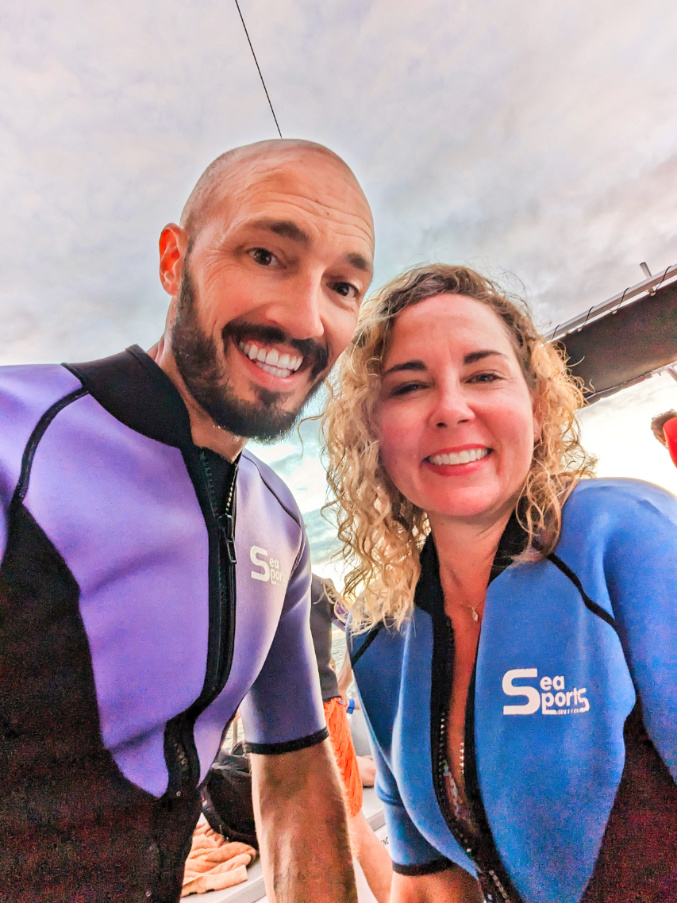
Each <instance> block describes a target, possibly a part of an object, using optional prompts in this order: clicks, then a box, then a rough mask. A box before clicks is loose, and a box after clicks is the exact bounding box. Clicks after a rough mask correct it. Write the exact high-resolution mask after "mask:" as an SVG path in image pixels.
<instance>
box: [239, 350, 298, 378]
mask: <svg viewBox="0 0 677 903" xmlns="http://www.w3.org/2000/svg"><path fill="white" fill-rule="evenodd" d="M237 347H238V348H239V349H240V351H241V352H242V353H243V354H244V355H246V356H247V357H248V358H249V360H250V361H252V362H253V363H254V364H256V365H257V366H258V367H260V368H261V369H262V370H265V371H266V373H270V374H271V375H272V376H277V377H280V378H284V377H287V376H291V375H292V374H293V373H296V371H297V370H298V369H299V368H300V367H301V365H302V364H303V357H302V356H301V355H300V354H295V353H294V352H291V353H290V352H288V351H284V350H282V351H279V350H278V349H277V348H271V347H270V346H265V345H261V344H258V343H257V342H252V341H239V342H238V343H237Z"/></svg>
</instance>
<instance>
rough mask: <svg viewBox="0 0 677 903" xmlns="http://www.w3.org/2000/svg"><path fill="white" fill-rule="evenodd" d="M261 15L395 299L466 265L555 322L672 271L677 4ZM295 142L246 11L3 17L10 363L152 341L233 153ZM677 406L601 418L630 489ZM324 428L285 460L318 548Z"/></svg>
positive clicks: (465, 2) (646, 389)
mask: <svg viewBox="0 0 677 903" xmlns="http://www.w3.org/2000/svg"><path fill="white" fill-rule="evenodd" d="M241 8H242V12H243V14H244V17H245V20H246V22H247V25H248V27H249V31H250V35H251V38H252V41H253V43H254V46H255V48H256V51H257V55H258V58H259V62H260V64H261V67H262V70H263V73H264V76H265V78H266V81H267V84H268V88H269V92H270V95H271V98H272V101H273V104H274V106H275V110H276V113H277V116H278V120H279V122H280V126H281V128H282V133H283V135H285V137H295V136H298V137H305V138H310V139H313V140H316V141H320V142H323V143H325V144H327V145H329V146H330V147H332V148H333V149H334V150H336V151H338V152H339V153H341V154H342V155H343V156H344V157H345V158H346V160H347V161H348V162H349V163H350V165H351V166H352V167H353V169H354V170H355V172H356V173H357V175H358V177H359V178H360V180H361V181H362V184H363V185H364V187H365V190H366V192H367V195H368V196H369V198H370V200H371V202H372V205H373V209H374V215H375V221H376V229H377V270H376V281H377V282H378V281H383V280H384V279H386V278H388V277H390V276H391V275H393V274H394V273H395V272H397V271H398V270H400V269H401V268H403V267H405V266H408V265H410V264H413V263H418V262H421V261H424V260H430V259H435V260H445V261H450V262H466V263H470V264H471V265H474V266H475V267H477V268H479V269H482V270H484V271H486V272H489V273H491V274H492V275H494V276H504V277H505V278H506V279H507V280H508V282H509V284H510V285H511V286H512V287H514V286H515V285H521V286H523V291H524V293H525V294H526V296H527V298H528V299H529V300H530V302H531V304H532V308H533V310H534V312H535V314H536V317H537V319H538V321H539V322H540V323H541V324H543V325H544V326H547V325H551V326H554V325H555V324H557V323H558V322H562V321H564V320H566V319H568V318H570V317H572V316H573V315H575V314H577V313H579V312H580V311H582V310H584V309H585V308H587V307H589V306H591V305H592V304H597V303H600V302H601V301H604V300H605V299H606V298H608V297H610V296H612V295H615V294H616V293H617V292H619V291H622V290H623V289H624V288H625V287H626V286H627V285H631V284H634V283H636V282H638V281H640V279H641V278H642V273H641V271H640V269H639V263H640V261H642V260H646V261H647V262H648V264H649V266H650V267H651V269H652V271H653V272H656V271H659V270H660V269H661V268H665V267H666V266H668V265H669V264H673V263H676V262H677V203H676V197H675V194H676V192H675V185H677V116H675V110H676V109H677V5H673V4H671V3H666V2H665V0H642V2H639V0H629V2H626V3H618V2H617V0H595V2H594V3H591V2H590V0H567V2H553V0H545V2H536V0H510V2H506V0H472V2H470V0H458V2H449V0H418V2H417V3H415V4H414V3H408V2H407V3H405V2H403V0H401V2H396V0H341V2H338V0H322V2H318V0H241ZM275 134H276V132H275V127H274V123H273V120H272V117H271V114H270V110H269V108H268V105H267V102H266V99H265V95H264V94H263V91H262V88H261V84H260V81H259V79H258V74H257V72H256V68H255V66H254V63H253V60H252V58H251V55H250V51H249V47H248V44H247V41H246V38H245V35H244V33H243V30H242V26H241V24H240V20H239V17H238V14H237V10H236V8H235V4H234V2H232V0H220V2H218V3H216V2H211V0H202V2H200V3H196V4H187V3H179V2H177V0H163V2H162V3H160V2H157V0H145V2H144V0H117V2H116V3H115V4H110V3H103V2H101V0H88V2H85V0H60V2H59V3H58V4H56V3H54V2H53V0H49V2H47V0H26V2H24V3H21V4H4V7H3V9H2V11H0V161H1V165H0V198H1V199H2V217H0V242H1V244H2V249H3V253H2V256H1V262H0V323H1V327H0V334H1V336H2V342H1V343H0V363H19V362H28V361H30V362H35V361H53V360H69V359H70V360H78V359H80V360H82V359H86V358H92V357H95V356H98V355H103V354H108V353H112V352H115V351H117V350H119V349H120V348H122V347H124V346H126V345H128V344H130V343H132V342H138V343H139V344H141V345H143V346H148V345H150V344H152V342H153V341H154V340H155V338H156V337H157V336H158V334H159V333H160V331H161V329H162V325H163V321H164V312H165V307H166V297H165V296H164V293H163V292H162V289H161V287H160V285H159V282H158V279H157V275H156V274H157V262H156V247H157V237H158V234H159V232H160V230H161V228H162V227H163V226H164V224H165V223H166V222H168V221H171V220H176V219H177V218H178V216H179V213H180V210H181V207H182V205H183V202H184V201H185V199H186V197H187V195H188V192H189V191H190V189H191V187H192V185H193V184H194V182H195V180H196V179H197V177H198V175H199V174H200V172H201V171H202V170H203V169H204V167H205V166H206V165H207V164H208V163H209V162H210V160H211V159H213V158H214V157H215V156H216V155H217V154H218V153H220V152H221V151H223V150H224V149H227V148H229V147H232V146H235V145H238V144H242V143H246V142H249V141H255V140H259V139H262V138H268V137H274V136H275ZM659 383H660V386H659ZM675 395H677V382H674V381H672V380H670V378H669V377H667V376H663V377H660V378H658V379H654V380H651V381H649V383H646V384H644V386H643V387H639V389H638V390H632V392H630V390H629V391H628V393H623V394H622V395H621V396H618V398H620V399H624V400H622V401H618V400H614V399H610V400H609V401H607V402H604V403H600V405H598V406H595V408H593V409H591V411H589V412H586V414H585V415H583V419H584V421H585V422H584V430H585V432H586V435H587V434H588V433H589V434H590V438H591V441H592V442H593V443H601V446H600V447H602V446H603V448H604V451H603V452H601V453H600V458H601V464H602V465H603V466H604V467H605V466H607V465H608V467H611V468H612V469H613V468H614V467H615V468H616V469H617V470H622V471H623V472H626V471H627V472H628V473H630V472H631V471H632V469H633V468H635V469H636V468H637V467H638V466H639V467H640V468H643V467H644V460H645V459H646V460H647V461H648V460H649V459H650V458H651V455H657V456H658V459H660V453H661V450H660V447H659V446H658V445H657V443H655V441H654V440H652V439H651V437H650V436H649V437H648V439H647V442H648V443H649V445H648V446H646V448H643V449H637V448H634V446H633V449H634V450H630V451H629V450H628V443H627V441H626V440H627V436H628V433H629V432H631V433H633V435H634V434H635V433H638V432H639V430H640V429H641V430H644V429H645V423H646V417H647V416H649V415H650V413H654V411H653V407H655V406H656V404H658V409H659V410H660V409H661V404H663V402H664V401H666V400H667V401H670V400H671V399H672V404H671V405H665V404H664V405H663V407H666V406H677V404H676V403H675V402H677V399H676V398H675ZM659 402H660V404H659ZM652 406H653V407H652ZM647 411H648V412H649V414H647V413H646V412H647ZM640 414H641V418H643V419H641V420H640V419H637V418H639V417H640ZM633 418H634V419H633ZM640 422H641V424H642V425H641V427H640V426H639V424H640ZM635 423H637V427H636V428H635V426H634V425H633V424H635ZM308 430H309V432H308V441H307V443H306V447H307V450H308V451H307V454H306V458H305V459H304V464H303V466H302V467H301V465H300V464H299V463H298V462H299V455H298V442H297V440H295V439H292V440H289V442H287V443H286V444H285V445H283V446H281V447H280V448H278V449H268V450H266V452H265V454H266V455H267V456H268V457H269V458H271V459H273V460H275V461H276V462H277V464H276V466H278V467H279V469H280V470H281V472H283V473H285V474H286V475H287V476H288V477H289V479H290V481H291V482H292V483H293V484H294V486H295V488H296V490H297V492H298V495H299V498H300V501H301V503H302V506H303V508H304V511H305V512H306V515H307V519H308V525H309V528H310V529H311V533H312V534H313V536H314V537H315V539H316V541H317V542H319V543H321V542H323V541H325V540H326V539H327V538H328V536H329V534H328V533H327V528H325V527H322V525H321V521H320V516H319V511H318V506H319V503H320V501H319V500H320V499H321V495H322V489H321V483H322V472H321V465H320V464H319V460H318V455H317V449H316V447H315V445H314V444H313V443H314V442H315V438H314V435H311V433H312V430H310V428H308ZM614 431H620V433H619V435H618V438H617V440H613V441H607V440H608V437H609V436H612V435H615V432H614ZM604 437H606V439H605V438H604ZM605 442H606V444H605ZM651 442H653V444H654V445H655V449H654V448H653V447H652V446H651ZM648 449H651V451H649V450H648ZM623 450H624V451H623ZM619 454H620V457H618V456H619ZM623 455H625V457H624V458H623ZM615 456H616V457H615ZM647 456H649V457H648V458H647ZM602 459H603V461H602ZM294 462H296V463H294ZM623 462H625V463H623ZM648 472H649V473H651V474H652V475H653V474H654V473H656V467H655V466H654V465H652V466H651V469H650V470H649V471H648ZM661 473H662V471H661ZM633 475H634V471H633ZM660 479H661V480H663V482H666V484H667V483H669V482H670V480H671V479H672V471H670V470H669V469H668V467H667V465H665V474H664V475H663V476H661V477H660ZM319 548H320V546H317V545H316V549H319ZM318 557H321V556H320V553H319V552H318Z"/></svg>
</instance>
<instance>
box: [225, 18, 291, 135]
mask: <svg viewBox="0 0 677 903" xmlns="http://www.w3.org/2000/svg"><path fill="white" fill-rule="evenodd" d="M235 6H237V11H238V13H239V14H240V21H241V22H242V27H243V28H244V33H245V34H246V35H247V41H248V42H249V48H250V50H251V52H252V56H253V57H254V62H255V63H256V68H257V69H258V70H259V78H260V79H261V84H262V85H263V90H264V91H265V92H266V97H267V98H268V106H269V107H270V112H271V113H272V114H273V119H274V120H275V125H276V127H277V134H278V135H279V136H280V138H281V137H282V132H281V131H280V126H279V123H278V121H277V116H276V115H275V110H274V109H273V104H272V102H271V100H270V94H268V88H266V83H265V82H264V80H263V73H262V72H261V67H260V66H259V61H258V60H257V59H256V54H255V53H254V47H253V45H252V42H251V38H250V37H249V32H248V31H247V26H246V25H245V24H244V18H243V16H242V10H241V9H240V4H239V3H238V2H237V0H235Z"/></svg>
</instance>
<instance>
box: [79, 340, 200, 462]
mask: <svg viewBox="0 0 677 903" xmlns="http://www.w3.org/2000/svg"><path fill="white" fill-rule="evenodd" d="M63 366H64V367H65V368H66V369H67V370H70V372H71V373H72V374H73V375H74V376H77V378H78V379H79V380H80V382H81V383H82V384H83V386H84V387H85V388H86V389H87V391H88V392H89V393H90V394H91V395H92V397H93V398H95V399H96V400H97V401H98V402H99V404H100V405H101V406H102V407H104V408H105V409H106V410H107V411H108V412H109V413H110V414H112V415H113V417H115V418H116V420H119V421H120V422H121V423H124V424H125V426H128V427H130V428H131V429H133V430H135V431H136V432H137V433H141V434H142V435H143V436H147V437H148V438H149V439H155V440H157V441H158V442H163V443H164V444H165V445H172V446H174V447H175V448H184V449H185V448H186V447H187V446H192V445H193V440H192V436H191V431H190V418H189V417H188V411H187V409H186V406H185V404H184V403H183V399H182V398H181V396H180V395H179V392H178V390H177V389H176V387H175V386H174V383H173V382H172V381H171V380H170V378H169V377H168V376H167V374H166V373H165V372H164V370H162V369H161V368H160V367H159V366H158V365H157V364H156V363H155V361H154V360H153V359H152V358H151V357H150V356H149V355H148V354H146V352H145V351H143V350H142V349H141V348H139V346H138V345H132V346H130V347H129V348H128V349H127V350H126V351H123V352H122V353H121V354H116V355H113V356H112V357H106V358H102V359H101V360H98V361H89V362H88V363H84V364H64V365H63Z"/></svg>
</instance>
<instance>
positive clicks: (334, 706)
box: [324, 697, 362, 817]
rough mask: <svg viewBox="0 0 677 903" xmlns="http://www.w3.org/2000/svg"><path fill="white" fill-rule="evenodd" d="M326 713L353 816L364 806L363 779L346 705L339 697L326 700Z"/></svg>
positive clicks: (347, 800)
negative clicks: (361, 778) (358, 765)
mask: <svg viewBox="0 0 677 903" xmlns="http://www.w3.org/2000/svg"><path fill="white" fill-rule="evenodd" d="M324 715H325V718H326V719H327V727H328V728H329V739H330V740H331V745H332V749H333V750H334V757H335V758H336V764H337V765H338V768H339V772H340V773H341V780H342V781H343V787H344V789H345V793H346V802H347V803H348V812H349V813H350V815H351V817H352V816H355V815H357V813H358V812H359V811H360V809H361V808H362V781H361V780H360V771H359V769H358V767H357V758H356V756H355V747H354V746H353V739H352V737H351V736H350V725H349V724H348V716H347V715H346V709H345V706H343V705H341V700H340V699H339V698H338V697H335V698H334V699H330V700H329V701H328V702H325V704H324Z"/></svg>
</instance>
